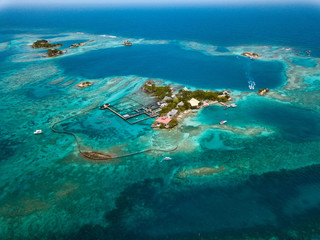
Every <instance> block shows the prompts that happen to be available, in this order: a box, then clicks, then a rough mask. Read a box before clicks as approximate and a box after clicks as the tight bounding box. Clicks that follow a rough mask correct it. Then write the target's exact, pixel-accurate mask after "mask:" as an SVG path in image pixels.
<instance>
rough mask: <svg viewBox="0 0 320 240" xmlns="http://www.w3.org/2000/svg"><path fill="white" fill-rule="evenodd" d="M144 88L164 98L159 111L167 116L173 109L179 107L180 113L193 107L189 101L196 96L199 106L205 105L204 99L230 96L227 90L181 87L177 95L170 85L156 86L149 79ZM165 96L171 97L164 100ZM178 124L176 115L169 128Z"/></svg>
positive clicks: (227, 98)
mask: <svg viewBox="0 0 320 240" xmlns="http://www.w3.org/2000/svg"><path fill="white" fill-rule="evenodd" d="M142 89H143V90H144V91H145V92H146V93H149V94H151V95H153V96H155V97H156V98H158V99H159V100H162V101H161V102H162V104H164V105H162V107H161V110H160V111H159V115H160V116H166V115H167V114H168V113H169V112H170V111H171V110H173V109H177V110H178V114H180V113H183V112H185V111H186V110H189V109H191V104H190V103H189V101H190V100H191V99H192V98H194V99H196V100H198V101H199V102H200V103H199V106H201V105H203V101H219V102H227V101H228V100H229V98H230V96H229V94H228V93H227V92H214V91H204V90H196V91H186V90H183V89H180V90H179V91H178V92H177V93H176V94H175V96H174V95H173V90H172V88H170V87H169V86H156V84H155V83H153V82H152V81H150V80H148V81H147V82H146V83H145V84H144V86H143V87H142ZM165 97H170V98H168V99H166V100H164V98H165ZM177 124H178V120H177V119H175V117H173V118H172V120H171V121H170V122H169V124H168V125H169V128H172V127H174V126H176V125H177ZM164 127H165V126H162V125H160V128H164Z"/></svg>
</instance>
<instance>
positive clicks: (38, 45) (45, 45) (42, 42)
mask: <svg viewBox="0 0 320 240" xmlns="http://www.w3.org/2000/svg"><path fill="white" fill-rule="evenodd" d="M61 46H62V44H61V43H57V44H51V43H50V42H49V41H48V40H37V41H35V42H34V43H33V44H32V47H33V48H53V47H61Z"/></svg>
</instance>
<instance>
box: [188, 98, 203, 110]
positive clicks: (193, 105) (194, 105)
mask: <svg viewBox="0 0 320 240" xmlns="http://www.w3.org/2000/svg"><path fill="white" fill-rule="evenodd" d="M189 103H190V105H191V107H192V108H197V107H198V106H199V103H200V102H199V101H198V100H197V99H195V98H191V99H190V100H189Z"/></svg>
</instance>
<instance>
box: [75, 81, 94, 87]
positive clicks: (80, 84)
mask: <svg viewBox="0 0 320 240" xmlns="http://www.w3.org/2000/svg"><path fill="white" fill-rule="evenodd" d="M92 85H93V83H92V82H81V83H79V84H77V86H78V87H79V88H86V87H90V86H92Z"/></svg>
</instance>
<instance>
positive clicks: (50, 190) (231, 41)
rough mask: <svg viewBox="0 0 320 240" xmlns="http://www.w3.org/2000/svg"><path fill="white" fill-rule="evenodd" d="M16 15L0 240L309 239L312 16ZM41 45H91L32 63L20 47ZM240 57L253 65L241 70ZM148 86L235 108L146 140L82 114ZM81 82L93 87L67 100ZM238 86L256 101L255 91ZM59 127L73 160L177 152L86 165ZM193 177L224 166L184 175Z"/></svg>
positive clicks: (0, 86)
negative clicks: (151, 82)
mask: <svg viewBox="0 0 320 240" xmlns="http://www.w3.org/2000/svg"><path fill="white" fill-rule="evenodd" d="M21 11H22V10H16V11H13V10H6V11H4V14H3V15H1V16H0V20H2V21H0V24H1V26H2V28H1V31H0V62H1V64H0V73H1V75H0V99H1V101H2V102H3V103H4V104H2V105H0V110H1V113H2V117H1V118H0V133H1V135H0V136H1V137H0V144H1V150H2V154H1V158H0V226H1V227H0V237H1V239H34V238H41V239H117V240H118V239H318V238H319V236H320V235H319V234H320V233H319V229H320V228H319V224H320V219H319V216H320V215H319V210H320V209H319V204H320V197H319V194H318V193H319V188H320V178H319V161H320V158H319V156H320V155H319V154H320V137H319V136H320V123H319V119H320V108H319V100H320V99H319V74H320V64H319V62H320V59H319V57H318V56H319V54H318V53H319V45H318V42H317V41H318V40H317V39H319V38H317V36H318V34H319V30H318V29H317V26H318V25H317V24H315V22H313V21H312V20H310V19H309V18H308V19H307V18H303V16H302V15H301V11H302V13H304V14H306V13H308V14H309V15H308V16H313V19H317V18H318V17H319V16H318V12H316V11H315V10H314V9H308V8H303V9H300V10H299V11H297V9H294V8H293V9H290V8H289V9H283V8H271V9H269V10H268V11H266V12H265V13H263V14H264V15H263V16H265V17H266V19H269V20H270V21H265V22H264V21H260V22H259V21H258V22H256V21H254V23H253V22H252V18H253V16H252V15H251V17H250V18H249V17H247V16H249V15H250V14H253V12H254V9H251V8H250V9H238V10H236V9H235V10H233V11H231V10H230V9H224V11H222V10H221V9H219V11H218V10H217V9H211V10H210V9H202V10H201V9H198V10H191V9H181V10H173V9H170V10H165V9H162V10H150V12H148V11H147V10H137V12H135V11H130V10H123V11H120V10H117V11H115V12H110V11H108V10H96V11H93V10H90V11H87V12H85V16H87V18H86V19H87V21H85V22H84V23H83V25H81V26H79V24H77V25H75V24H74V23H75V22H77V21H69V22H68V24H64V25H63V24H62V22H61V19H60V18H59V19H57V18H56V17H55V14H54V12H52V11H48V10H43V11H36V10H32V11H31V10H30V11H25V12H24V15H23V16H25V20H24V21H17V15H19V13H21ZM141 11H144V13H148V14H146V15H143V18H144V19H142V18H141V15H139V14H138V13H141ZM221 11H222V12H221ZM237 11H238V12H237ZM256 11H257V12H256V13H255V14H262V12H261V11H262V10H261V9H256ZM22 12H23V11H22ZM191 13H192V14H191ZM214 13H216V15H215V14H214ZM218 13H219V14H218ZM235 13H238V15H237V14H235ZM60 14H61V15H63V16H65V18H64V21H66V20H68V19H78V20H79V19H82V18H83V17H84V15H83V14H84V12H83V11H79V12H78V13H77V12H75V11H71V10H70V11H69V12H68V11H61V12H60ZM164 15H167V16H168V18H166V21H164V22H162V21H163V20H162V19H163V18H161V16H164ZM93 16H95V17H93ZM105 16H109V18H107V17H105ZM138 16H140V17H138ZM174 16H176V17H177V20H176V22H175V21H173V17H174ZM187 16H192V19H193V20H194V21H192V19H189V18H188V17H187ZM209 16H210V17H209ZM223 16H224V17H225V18H223V19H227V20H228V21H225V23H226V26H225V28H224V27H223V24H222V23H221V19H222V17H223ZM239 16H242V17H243V19H241V20H239ZM270 16H272V18H271V17H270ZM135 17H136V19H135ZM297 18H298V19H300V20H302V19H303V23H304V24H302V23H301V22H300V23H299V24H295V25H297V28H298V30H299V29H302V28H303V26H302V25H304V26H306V27H307V28H308V29H309V30H310V34H309V35H308V37H307V38H306V36H303V35H301V34H298V35H296V34H295V32H296V31H297V29H294V28H293V25H294V24H293V23H292V21H289V20H290V19H291V20H293V19H297ZM41 19H42V20H43V21H39V20H41ZM44 19H46V21H44ZM54 19H56V21H57V22H56V25H55V26H54V27H50V24H51V23H52V21H53V20H54ZM120 19H123V20H121V21H120ZM128 19H130V21H129V22H128V21H127V20H128ZM134 19H135V20H134ZM146 19H149V20H150V21H146ZM250 19H251V20H250ZM288 19H289V20H288ZM9 20H10V21H9ZM11 20H12V21H11ZM20 20H21V19H20ZM204 20H206V21H204ZM170 21H171V22H170ZM188 21H190V22H189V23H190V24H185V23H186V22H188ZM107 23H108V24H107ZM168 23H171V24H168ZM182 23H183V24H182ZM232 23H234V24H232ZM288 24H289V26H291V27H289V26H288ZM291 24H293V25H291ZM300 25H301V26H300ZM250 26H251V28H250ZM247 28H250V29H251V31H252V33H253V34H252V35H250V36H252V37H249V36H248V35H247V34H245V30H246V29H247ZM263 28H264V29H265V30H264V31H261V29H263ZM159 29H162V30H161V31H160V30H159ZM188 29H189V30H188ZM187 30H188V31H187ZM275 30H276V31H275ZM284 30H286V31H284ZM217 33H219V34H217ZM231 33H234V34H231ZM262 33H263V34H262ZM261 34H262V36H261ZM310 35H312V36H310ZM41 38H45V39H50V40H51V41H52V42H60V43H63V44H65V46H64V47H67V46H68V45H71V44H72V43H78V42H82V41H87V40H91V39H93V40H95V41H94V42H91V43H89V44H87V46H85V47H82V48H76V49H68V53H67V54H66V55H64V56H60V57H57V58H52V59H43V58H42V57H41V55H42V54H43V52H44V51H45V50H38V49H37V50H36V49H32V48H30V47H29V46H28V45H30V44H32V42H34V41H35V40H37V39H41ZM224 39H225V41H224ZM125 40H130V41H131V42H133V46H131V47H124V46H122V45H121V43H122V42H123V41H125ZM64 47H62V49H63V48H64ZM305 49H312V54H311V56H306V55H305V54H304V51H305ZM245 51H252V52H257V53H259V54H261V55H262V57H261V59H259V60H254V61H251V60H249V59H247V58H244V57H242V56H241V55H240V54H241V53H242V52H245ZM317 54H318V55H317ZM150 78H152V79H155V80H156V81H157V82H158V83H159V84H172V86H180V87H182V86H187V87H189V88H192V89H197V88H203V89H212V90H215V89H219V90H224V89H229V90H230V91H231V96H232V98H233V101H232V102H234V103H236V104H237V105H238V107H236V108H229V109H226V110H224V108H223V107H222V106H220V105H211V106H209V107H207V108H203V109H201V110H199V111H198V112H197V113H191V114H190V115H188V116H186V118H185V119H184V120H182V121H181V122H180V124H179V126H178V127H177V128H175V129H172V130H152V129H151V127H150V126H151V124H152V122H153V121H154V119H148V120H147V121H142V122H140V123H138V124H135V125H129V124H128V123H126V122H125V121H123V120H122V119H120V118H119V117H117V116H115V115H114V114H112V113H111V112H109V111H107V110H105V111H101V110H98V109H97V106H100V105H101V104H103V103H106V102H109V103H111V104H112V105H113V106H115V107H117V108H118V109H119V111H121V112H123V113H124V112H126V111H127V109H128V110H132V109H134V108H136V107H137V106H139V105H141V104H150V103H153V102H155V101H156V100H155V99H153V98H152V97H150V96H147V95H146V94H144V93H143V92H142V91H141V86H142V85H143V84H144V82H145V81H147V80H148V79H150ZM82 81H92V82H93V83H94V85H92V86H91V87H88V88H85V89H79V88H78V87H77V86H76V84H78V83H79V82H82ZM248 81H254V82H255V83H256V86H255V88H256V89H255V91H256V90H257V89H259V88H264V87H268V88H269V89H270V92H269V93H268V94H267V96H264V97H262V96H259V95H257V94H256V92H255V91H251V90H250V89H249V88H248ZM70 116H74V117H73V118H70V119H67V118H68V117H70ZM63 119H66V120H65V121H63V122H61V123H60V124H58V125H57V126H56V128H57V129H59V130H65V131H71V132H73V133H74V134H75V135H76V136H77V138H78V140H79V143H80V145H81V149H82V150H84V151H99V152H104V153H109V154H111V155H123V154H127V153H132V152H136V151H143V150H146V149H149V148H155V149H162V150H164V149H172V148H174V147H177V149H176V150H175V151H173V152H170V153H164V152H159V151H151V152H145V153H142V154H139V155H134V156H130V157H125V158H119V159H114V160H108V161H91V160H88V159H85V158H83V157H82V156H81V155H79V152H78V150H77V145H76V143H75V141H74V138H73V137H72V136H68V135H63V134H57V133H54V132H52V130H51V126H52V125H53V124H54V123H56V122H57V121H60V120H63ZM221 120H227V121H228V122H227V124H226V125H224V126H220V125H219V124H218V123H219V122H220V121H221ZM36 129H42V131H43V134H41V135H34V134H33V132H34V131H35V130H36ZM166 156H170V157H171V158H172V160H170V161H163V158H164V157H166ZM199 167H211V168H216V169H218V167H223V168H224V171H221V172H219V173H216V174H214V175H208V176H193V175H192V174H191V175H190V170H192V169H196V168H199ZM191 172H192V171H191ZM181 173H186V174H189V175H187V176H186V177H180V176H181Z"/></svg>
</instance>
